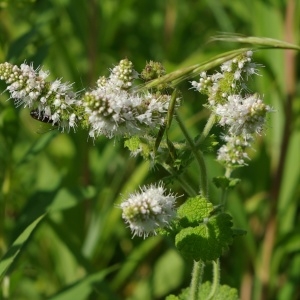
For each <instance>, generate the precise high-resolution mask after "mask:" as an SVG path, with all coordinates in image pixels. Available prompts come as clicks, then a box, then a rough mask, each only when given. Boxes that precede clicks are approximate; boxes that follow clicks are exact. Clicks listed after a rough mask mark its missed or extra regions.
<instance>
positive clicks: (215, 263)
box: [207, 258, 220, 300]
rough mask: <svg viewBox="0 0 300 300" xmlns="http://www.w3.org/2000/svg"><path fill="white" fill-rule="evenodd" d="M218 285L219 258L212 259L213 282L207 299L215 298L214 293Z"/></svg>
mask: <svg viewBox="0 0 300 300" xmlns="http://www.w3.org/2000/svg"><path fill="white" fill-rule="evenodd" d="M219 286H220V260H219V258H218V259H217V261H213V282H212V285H211V290H210V293H209V295H208V297H207V300H210V299H215V296H216V293H217V292H218V289H219Z"/></svg>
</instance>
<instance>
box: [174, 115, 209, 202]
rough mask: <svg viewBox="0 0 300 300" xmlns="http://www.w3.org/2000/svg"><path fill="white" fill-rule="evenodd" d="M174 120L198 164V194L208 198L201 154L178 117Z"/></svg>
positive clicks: (204, 168) (205, 174)
mask: <svg viewBox="0 0 300 300" xmlns="http://www.w3.org/2000/svg"><path fill="white" fill-rule="evenodd" d="M176 120H177V122H178V125H179V127H180V129H181V131H182V133H183V135H184V136H185V138H186V140H187V143H188V144H189V146H190V148H191V150H192V152H193V154H194V156H195V158H196V160H197V162H198V165H199V168H200V193H201V194H202V196H204V197H205V198H207V197H208V183H207V172H206V166H205V162H204V158H203V154H202V152H201V151H200V150H198V149H197V147H196V146H195V144H194V142H193V140H192V138H191V137H190V135H189V133H188V132H187V130H186V128H185V126H184V124H183V122H182V121H181V119H180V117H179V116H178V114H177V115H176Z"/></svg>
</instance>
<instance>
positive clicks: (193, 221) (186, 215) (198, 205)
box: [177, 196, 214, 227]
mask: <svg viewBox="0 0 300 300" xmlns="http://www.w3.org/2000/svg"><path fill="white" fill-rule="evenodd" d="M213 209H214V207H213V204H212V203H211V202H209V201H208V200H207V199H206V198H203V197H201V196H197V197H195V198H189V199H188V200H187V201H186V202H185V203H183V204H182V205H181V206H180V207H179V209H178V211H177V215H178V217H179V219H180V224H181V225H182V226H183V227H188V226H197V225H198V224H199V223H201V222H202V221H203V219H205V218H208V217H209V216H210V213H211V212H212V211H213Z"/></svg>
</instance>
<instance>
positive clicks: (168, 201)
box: [120, 184, 177, 238]
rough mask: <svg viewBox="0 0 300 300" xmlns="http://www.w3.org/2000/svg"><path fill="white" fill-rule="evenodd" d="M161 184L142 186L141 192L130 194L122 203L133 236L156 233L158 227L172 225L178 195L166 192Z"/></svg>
mask: <svg viewBox="0 0 300 300" xmlns="http://www.w3.org/2000/svg"><path fill="white" fill-rule="evenodd" d="M165 192H166V190H165V188H164V187H163V186H162V184H159V185H157V186H155V185H150V186H144V187H141V188H140V192H139V193H138V192H137V193H134V194H131V195H129V197H128V199H127V200H126V201H124V202H123V203H121V205H120V208H121V209H122V211H123V213H122V217H123V219H124V220H125V222H126V223H127V224H128V225H129V227H130V229H131V231H132V233H133V236H135V235H137V236H140V237H141V236H143V237H144V238H145V237H147V236H148V235H151V234H154V235H155V234H156V229H158V228H164V227H168V226H170V222H171V221H172V220H173V219H174V217H175V214H176V211H175V201H176V198H177V197H176V195H173V194H172V193H169V194H166V193H165Z"/></svg>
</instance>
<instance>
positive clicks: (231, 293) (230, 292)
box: [166, 281, 239, 300]
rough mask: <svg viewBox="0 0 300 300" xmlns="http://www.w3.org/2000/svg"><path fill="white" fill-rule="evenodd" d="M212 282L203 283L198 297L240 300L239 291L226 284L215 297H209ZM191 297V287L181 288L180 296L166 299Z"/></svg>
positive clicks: (182, 299)
mask: <svg viewBox="0 0 300 300" xmlns="http://www.w3.org/2000/svg"><path fill="white" fill-rule="evenodd" d="M211 288H212V287H211V282H209V281H206V282H205V283H203V284H201V286H200V289H199V294H198V297H197V299H198V300H203V299H213V300H238V299H239V296H238V291H237V289H235V288H232V287H230V286H228V285H226V284H224V285H220V286H219V288H218V290H217V291H216V293H215V294H214V296H213V298H209V296H210V292H211ZM189 299H190V288H185V289H183V290H181V293H180V294H179V295H178V296H175V295H170V296H168V297H166V300H189Z"/></svg>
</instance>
